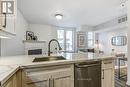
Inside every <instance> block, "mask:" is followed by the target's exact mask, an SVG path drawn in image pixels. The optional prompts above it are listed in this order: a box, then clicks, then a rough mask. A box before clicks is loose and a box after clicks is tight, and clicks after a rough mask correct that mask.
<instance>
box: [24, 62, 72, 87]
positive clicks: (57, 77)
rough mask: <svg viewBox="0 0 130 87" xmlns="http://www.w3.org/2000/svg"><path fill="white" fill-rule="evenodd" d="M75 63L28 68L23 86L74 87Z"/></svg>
mask: <svg viewBox="0 0 130 87" xmlns="http://www.w3.org/2000/svg"><path fill="white" fill-rule="evenodd" d="M73 69H74V67H73V65H63V66H51V67H43V68H36V69H27V70H25V71H23V74H22V87H74V70H73Z"/></svg>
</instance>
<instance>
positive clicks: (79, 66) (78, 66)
mask: <svg viewBox="0 0 130 87" xmlns="http://www.w3.org/2000/svg"><path fill="white" fill-rule="evenodd" d="M92 66H100V64H90V65H87V64H86V65H78V64H77V65H75V67H77V68H87V67H92Z"/></svg>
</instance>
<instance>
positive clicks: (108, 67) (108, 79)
mask: <svg viewBox="0 0 130 87" xmlns="http://www.w3.org/2000/svg"><path fill="white" fill-rule="evenodd" d="M102 87H114V61H113V60H104V61H102Z"/></svg>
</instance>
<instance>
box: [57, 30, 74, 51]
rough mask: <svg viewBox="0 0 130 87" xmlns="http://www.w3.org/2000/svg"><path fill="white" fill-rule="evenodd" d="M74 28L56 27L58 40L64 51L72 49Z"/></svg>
mask: <svg viewBox="0 0 130 87" xmlns="http://www.w3.org/2000/svg"><path fill="white" fill-rule="evenodd" d="M74 32H75V31H74V29H58V30H57V37H58V41H59V43H60V45H61V47H62V49H63V50H65V51H74Z"/></svg>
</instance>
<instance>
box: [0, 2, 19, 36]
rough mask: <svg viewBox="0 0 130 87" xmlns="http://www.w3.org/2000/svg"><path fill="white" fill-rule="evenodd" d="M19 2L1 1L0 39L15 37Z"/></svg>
mask: <svg viewBox="0 0 130 87" xmlns="http://www.w3.org/2000/svg"><path fill="white" fill-rule="evenodd" d="M16 11H17V0H1V1H0V37H9V38H10V37H11V36H15V34H16V33H15V24H16V16H17V12H16Z"/></svg>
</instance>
